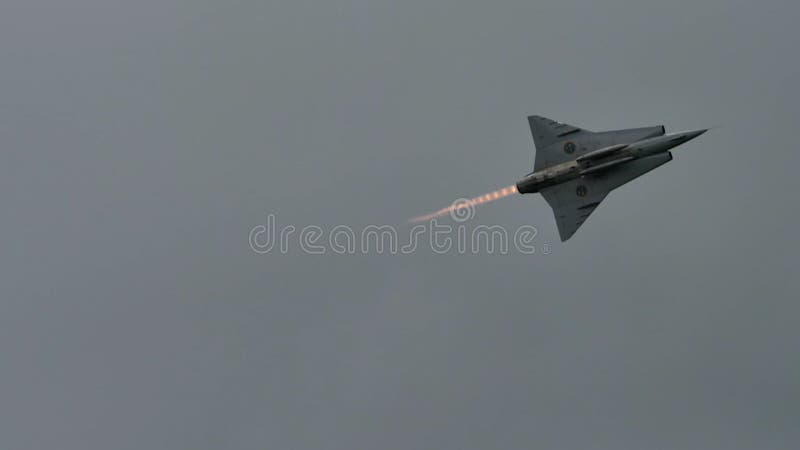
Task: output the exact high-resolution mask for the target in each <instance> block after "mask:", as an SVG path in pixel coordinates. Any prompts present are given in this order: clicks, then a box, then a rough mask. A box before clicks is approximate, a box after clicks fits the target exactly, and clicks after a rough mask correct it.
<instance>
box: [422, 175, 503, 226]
mask: <svg viewBox="0 0 800 450" xmlns="http://www.w3.org/2000/svg"><path fill="white" fill-rule="evenodd" d="M516 193H517V186H516V185H514V184H512V185H511V186H508V187H504V188H503V189H498V190H496V191H493V192H489V193H488V194H483V195H481V196H479V197H474V198H471V199H469V200H465V201H456V202H454V203H453V204H452V205H450V206H448V207H446V208H442V209H440V210H438V211H435V212H432V213H430V214H425V215H424V216H418V217H414V218H413V219H409V220H408V223H420V222H426V221H428V220H431V219H435V218H437V217H441V216H444V215H446V214H452V213H457V212H459V211H461V210H463V209H468V208H471V209H474V208H475V207H476V206H477V205H482V204H484V203H489V202H493V201H495V200H499V199H501V198H505V197H508V196H509V195H514V194H516Z"/></svg>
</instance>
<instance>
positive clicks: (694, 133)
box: [684, 128, 708, 141]
mask: <svg viewBox="0 0 800 450" xmlns="http://www.w3.org/2000/svg"><path fill="white" fill-rule="evenodd" d="M706 131H708V128H706V129H705V130H695V131H687V132H686V133H685V134H684V137H685V138H686V140H687V141H691V140H692V139H694V138H696V137H697V136H700V135H701V134H703V133H705V132H706Z"/></svg>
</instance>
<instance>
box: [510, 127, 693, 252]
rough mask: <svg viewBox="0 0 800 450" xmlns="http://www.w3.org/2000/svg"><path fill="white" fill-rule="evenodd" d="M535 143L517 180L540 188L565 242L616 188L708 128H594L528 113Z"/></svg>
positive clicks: (523, 187) (523, 190) (520, 187)
mask: <svg viewBox="0 0 800 450" xmlns="http://www.w3.org/2000/svg"><path fill="white" fill-rule="evenodd" d="M528 122H529V124H530V127H531V134H533V142H534V144H535V146H536V161H535V163H534V170H533V172H531V173H529V174H528V175H527V176H525V178H523V179H522V180H520V181H518V182H517V183H516V188H517V191H518V192H519V193H520V194H530V193H534V192H539V193H540V194H542V196H543V197H544V199H545V200H546V201H547V203H548V204H550V207H551V208H552V209H553V213H554V214H555V216H556V223H557V224H558V234H559V236H560V237H561V240H562V241H566V240H567V239H569V238H570V237H572V235H573V234H575V232H576V231H577V230H578V228H580V226H581V225H583V223H584V222H585V221H586V219H587V218H588V217H589V215H590V214H592V211H594V210H595V208H597V206H598V205H600V202H602V201H603V199H604V198H606V196H607V195H608V194H609V192H611V191H612V190H614V189H616V188H618V187H620V186H622V185H623V184H625V183H627V182H629V181H631V180H633V179H635V178H638V177H639V176H641V175H644V174H645V173H647V172H649V171H651V170H653V169H655V168H656V167H659V166H661V165H663V164H666V163H667V162H669V161H671V160H672V153H670V151H669V150H670V149H672V148H674V147H677V146H678V145H681V144H683V143H685V142H687V141H690V140H692V139H694V138H696V137H697V136H700V135H701V134H703V133H705V132H706V131H708V130H694V131H683V132H679V133H670V134H665V133H666V130H665V129H664V127H663V126H654V127H644V128H630V129H627V130H615V131H600V132H592V131H588V130H585V129H581V128H578V127H576V126H573V125H568V124H565V123H559V122H556V121H554V120H551V119H547V118H545V117H540V116H530V117H528Z"/></svg>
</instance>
